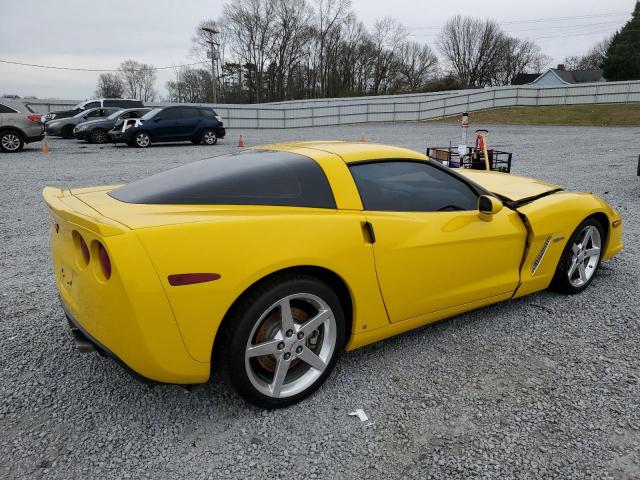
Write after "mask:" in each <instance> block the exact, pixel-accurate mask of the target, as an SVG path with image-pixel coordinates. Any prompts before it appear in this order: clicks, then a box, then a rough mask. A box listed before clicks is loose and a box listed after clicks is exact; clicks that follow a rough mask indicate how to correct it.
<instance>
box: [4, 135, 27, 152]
mask: <svg viewBox="0 0 640 480" xmlns="http://www.w3.org/2000/svg"><path fill="white" fill-rule="evenodd" d="M22 147H24V140H23V138H22V136H21V135H20V134H19V133H18V132H14V131H8V132H1V133H0V150H1V151H3V152H7V153H16V152H19V151H20V150H22Z"/></svg>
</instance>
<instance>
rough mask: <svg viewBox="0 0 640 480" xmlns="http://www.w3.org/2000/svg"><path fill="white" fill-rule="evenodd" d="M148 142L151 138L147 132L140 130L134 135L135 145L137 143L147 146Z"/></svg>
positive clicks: (143, 146)
mask: <svg viewBox="0 0 640 480" xmlns="http://www.w3.org/2000/svg"><path fill="white" fill-rule="evenodd" d="M149 143H151V139H150V138H149V134H148V133H146V132H140V133H138V134H137V135H136V145H138V146H139V147H142V148H145V147H148V146H149Z"/></svg>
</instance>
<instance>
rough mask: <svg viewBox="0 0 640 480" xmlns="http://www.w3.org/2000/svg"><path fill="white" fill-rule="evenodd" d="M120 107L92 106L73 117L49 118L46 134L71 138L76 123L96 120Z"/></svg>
mask: <svg viewBox="0 0 640 480" xmlns="http://www.w3.org/2000/svg"><path fill="white" fill-rule="evenodd" d="M120 110H122V109H121V108H117V107H113V108H92V109H91V110H86V111H82V112H80V113H78V114H76V115H75V116H73V117H69V118H60V119H56V120H50V121H48V122H47V123H46V125H45V126H46V129H47V135H53V136H58V137H62V138H73V129H74V128H75V126H76V125H78V124H79V123H82V122H86V121H88V120H96V119H99V118H105V117H108V116H109V115H111V114H112V113H115V112H119V111H120Z"/></svg>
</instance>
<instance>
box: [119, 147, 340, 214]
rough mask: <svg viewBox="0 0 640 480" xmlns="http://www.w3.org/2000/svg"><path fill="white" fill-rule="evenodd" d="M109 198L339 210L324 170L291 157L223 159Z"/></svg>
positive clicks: (249, 155)
mask: <svg viewBox="0 0 640 480" xmlns="http://www.w3.org/2000/svg"><path fill="white" fill-rule="evenodd" d="M109 195H111V196H112V197H113V198H115V199H117V200H120V201H122V202H127V203H143V204H166V205H273V206H290V207H314V208H336V203H335V200H334V198H333V193H332V191H331V187H330V185H329V181H328V180H327V177H326V176H325V174H324V172H323V170H322V168H320V165H318V164H317V163H316V162H315V161H314V160H312V159H311V158H309V157H305V156H303V155H298V154H295V153H289V152H271V151H251V152H242V153H236V154H228V155H221V156H219V157H214V158H209V159H207V160H201V161H199V162H194V163H189V164H187V165H183V166H181V167H178V168H174V169H172V170H167V171H166V172H162V173H159V174H156V175H153V176H151V177H148V178H145V179H142V180H138V181H137V182H133V183H130V184H129V185H125V186H123V187H120V188H116V189H115V190H113V191H112V192H111V193H110V194H109Z"/></svg>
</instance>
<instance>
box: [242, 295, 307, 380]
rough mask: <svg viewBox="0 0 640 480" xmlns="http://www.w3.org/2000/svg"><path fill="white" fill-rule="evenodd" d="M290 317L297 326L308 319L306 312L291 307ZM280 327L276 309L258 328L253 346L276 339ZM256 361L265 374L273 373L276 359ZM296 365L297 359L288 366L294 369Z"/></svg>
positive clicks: (264, 358) (264, 356) (269, 357)
mask: <svg viewBox="0 0 640 480" xmlns="http://www.w3.org/2000/svg"><path fill="white" fill-rule="evenodd" d="M291 316H292V317H293V321H294V323H297V324H303V323H304V322H306V321H307V319H308V318H309V314H308V313H307V312H305V311H304V310H302V309H301V308H298V307H294V306H292V307H291ZM281 326H282V321H281V317H280V312H279V311H278V309H274V310H273V312H271V313H270V314H269V316H268V317H267V318H265V319H264V320H263V322H262V325H260V326H259V327H258V330H257V332H256V339H255V341H254V344H255V345H257V344H259V343H262V342H267V341H269V340H273V339H274V338H276V335H277V333H278V332H279V331H280V329H281ZM256 361H257V362H258V364H259V365H260V366H261V367H262V368H264V369H265V370H266V371H267V372H270V373H274V372H275V370H276V359H275V358H274V357H273V356H271V355H263V356H260V357H256ZM298 363H300V360H299V359H297V358H295V359H293V360H292V361H291V363H290V365H289V368H293V367H295V366H296V365H297V364H298Z"/></svg>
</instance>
